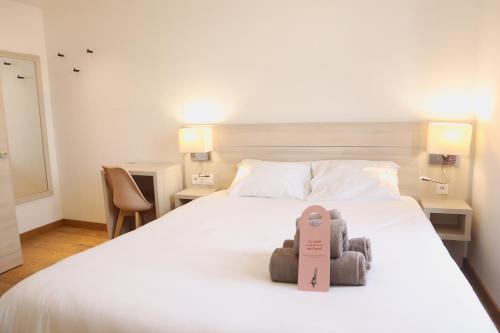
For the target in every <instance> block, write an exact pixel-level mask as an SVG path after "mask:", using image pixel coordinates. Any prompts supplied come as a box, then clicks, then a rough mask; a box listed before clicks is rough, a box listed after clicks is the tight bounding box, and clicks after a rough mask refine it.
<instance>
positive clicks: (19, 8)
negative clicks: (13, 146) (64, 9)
mask: <svg viewBox="0 0 500 333" xmlns="http://www.w3.org/2000/svg"><path fill="white" fill-rule="evenodd" d="M0 49H2V50H5V51H11V52H19V53H29V54H34V55H38V56H40V58H41V65H42V68H41V70H42V83H43V87H44V98H45V112H46V119H47V131H48V144H49V153H50V163H51V168H52V181H53V185H54V195H53V196H51V197H48V198H45V199H41V200H36V201H32V202H29V203H25V204H22V205H18V206H16V213H17V222H18V225H19V231H20V232H24V231H27V230H31V229H33V228H36V227H39V226H42V225H44V224H47V223H50V222H53V221H56V220H59V219H61V218H62V210H61V204H60V190H59V177H58V168H57V160H56V150H55V143H54V128H53V125H52V108H51V103H50V100H51V98H50V89H49V80H48V68H47V58H46V50H45V36H44V27H43V17H42V12H41V10H40V9H39V8H35V7H31V6H27V5H24V4H20V3H17V2H13V1H10V0H0Z"/></svg>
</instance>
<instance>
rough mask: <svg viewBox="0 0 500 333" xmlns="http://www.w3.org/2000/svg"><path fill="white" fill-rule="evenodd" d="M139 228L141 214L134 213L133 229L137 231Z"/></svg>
mask: <svg viewBox="0 0 500 333" xmlns="http://www.w3.org/2000/svg"><path fill="white" fill-rule="evenodd" d="M140 226H141V214H139V212H135V228H136V229H138V228H139V227H140Z"/></svg>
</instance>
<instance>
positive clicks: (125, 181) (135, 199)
mask: <svg viewBox="0 0 500 333" xmlns="http://www.w3.org/2000/svg"><path fill="white" fill-rule="evenodd" d="M102 168H103V169H104V175H105V177H106V182H107V183H108V185H109V187H110V188H111V192H112V193H113V204H114V205H115V206H116V207H118V208H119V209H123V210H126V211H130V212H135V211H144V210H148V209H150V208H151V207H152V206H153V205H151V204H150V203H149V202H148V201H147V200H146V198H145V197H144V195H142V192H141V190H140V189H139V187H137V184H136V183H135V181H134V179H133V178H132V176H130V174H129V173H128V172H127V170H125V169H123V168H116V167H105V166H103V167H102Z"/></svg>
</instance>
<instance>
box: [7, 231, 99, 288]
mask: <svg viewBox="0 0 500 333" xmlns="http://www.w3.org/2000/svg"><path fill="white" fill-rule="evenodd" d="M106 240H108V237H107V233H106V231H104V230H94V229H85V228H77V227H70V226H65V225H62V226H58V227H57V228H54V229H51V230H48V231H45V232H43V233H41V234H37V235H35V236H33V237H30V238H28V239H24V240H22V241H21V246H22V249H23V259H24V264H23V265H21V266H19V267H16V268H14V269H11V270H10V271H8V272H5V273H3V274H0V295H2V294H3V293H5V292H6V291H7V290H8V289H9V288H11V287H12V286H14V285H15V284H16V283H18V282H19V281H21V280H22V279H24V278H26V277H28V276H30V275H31V274H33V273H36V272H37V271H39V270H41V269H43V268H45V267H48V266H50V265H52V264H54V263H56V262H58V261H59V260H61V259H64V258H66V257H69V256H71V255H73V254H75V253H78V252H81V251H83V250H86V249H88V248H91V247H94V246H96V245H98V244H101V243H103V242H105V241H106Z"/></svg>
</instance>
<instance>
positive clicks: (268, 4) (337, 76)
mask: <svg viewBox="0 0 500 333" xmlns="http://www.w3.org/2000/svg"><path fill="white" fill-rule="evenodd" d="M45 15H46V20H45V21H46V31H47V42H48V50H49V67H50V70H51V80H52V87H53V97H54V99H53V101H54V110H55V122H56V128H57V137H58V138H60V140H59V141H58V149H59V150H58V153H59V154H60V176H61V186H62V192H63V210H64V217H65V218H70V219H79V220H87V221H98V222H103V221H104V209H103V204H102V194H101V184H100V179H99V175H98V170H99V167H100V165H101V164H117V163H123V162H128V161H164V162H180V161H181V157H180V155H179V154H178V151H177V142H176V130H177V129H178V128H179V127H180V126H181V124H183V123H220V122H230V123H237V122H246V123H261V122H312V121H413V120H421V119H436V118H446V119H449V118H455V119H470V118H473V113H474V107H475V103H476V99H477V98H476V95H477V91H476V87H475V85H474V77H475V74H476V62H475V61H476V42H477V15H478V6H477V5H476V3H475V2H474V1H469V0H405V1H394V0H379V1H366V0H351V1H331V0H317V1H313V2H311V1H308V0H286V1H285V0H272V1H269V0H266V1H264V0H256V1H233V0H211V1H202V0H148V1H142V0H141V1H139V0H135V1H134V0H131V1H127V2H123V1H121V0H99V1H97V0H88V1H78V0H49V1H47V7H46V11H45ZM87 47H89V48H93V49H95V54H93V55H87V54H86V53H85V50H86V48H87ZM57 52H62V53H64V54H66V57H65V58H58V57H56V56H55V54H56V53H57ZM73 66H78V67H79V68H80V69H81V72H80V73H78V74H76V73H73V72H72V68H73ZM462 96H465V97H462ZM459 97H460V98H461V100H460V102H459V103H456V99H457V98H459Z"/></svg>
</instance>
